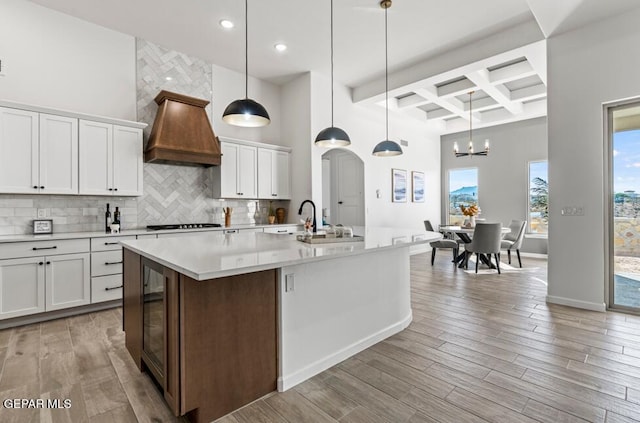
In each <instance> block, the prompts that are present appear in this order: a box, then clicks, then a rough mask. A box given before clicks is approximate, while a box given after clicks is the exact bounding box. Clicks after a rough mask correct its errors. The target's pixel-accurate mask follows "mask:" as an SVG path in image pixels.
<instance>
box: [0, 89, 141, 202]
mask: <svg viewBox="0 0 640 423" xmlns="http://www.w3.org/2000/svg"><path fill="white" fill-rule="evenodd" d="M87 118H88V119H87ZM145 126H146V124H140V123H137V122H128V121H123V120H120V119H110V118H104V117H98V116H90V115H85V114H82V113H75V112H67V111H58V110H54V109H49V108H45V107H39V106H27V105H21V104H18V103H11V102H7V101H0V194H5V193H7V194H8V193H11V194H82V195H121V196H127V195H142V171H143V168H142V166H143V161H142V128H144V127H145Z"/></svg>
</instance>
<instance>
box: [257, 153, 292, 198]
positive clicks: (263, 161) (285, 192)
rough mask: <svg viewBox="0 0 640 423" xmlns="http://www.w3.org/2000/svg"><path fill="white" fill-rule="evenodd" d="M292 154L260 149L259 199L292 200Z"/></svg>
mask: <svg viewBox="0 0 640 423" xmlns="http://www.w3.org/2000/svg"><path fill="white" fill-rule="evenodd" d="M290 167H291V165H290V153H288V152H286V151H279V150H272V149H267V148H258V198H261V199H262V198H263V199H273V200H277V199H283V200H288V199H290V198H291V170H290Z"/></svg>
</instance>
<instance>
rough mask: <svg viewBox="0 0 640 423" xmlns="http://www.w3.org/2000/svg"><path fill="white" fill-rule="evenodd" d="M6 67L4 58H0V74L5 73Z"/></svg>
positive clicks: (3, 74)
mask: <svg viewBox="0 0 640 423" xmlns="http://www.w3.org/2000/svg"><path fill="white" fill-rule="evenodd" d="M6 67H7V64H6V62H5V60H3V59H0V76H5V75H6Z"/></svg>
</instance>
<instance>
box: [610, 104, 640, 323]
mask: <svg viewBox="0 0 640 423" xmlns="http://www.w3.org/2000/svg"><path fill="white" fill-rule="evenodd" d="M607 122H608V133H609V136H608V138H609V140H608V141H609V143H608V144H609V148H608V156H609V172H608V173H609V197H610V198H609V207H610V210H609V238H610V239H609V247H610V248H609V251H610V260H609V273H610V274H609V307H610V308H616V309H623V310H628V311H633V312H640V101H638V100H636V102H634V103H626V104H621V105H617V106H615V107H610V108H608V119H607Z"/></svg>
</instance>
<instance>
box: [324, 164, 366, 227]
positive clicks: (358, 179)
mask: <svg viewBox="0 0 640 423" xmlns="http://www.w3.org/2000/svg"><path fill="white" fill-rule="evenodd" d="M335 162H336V163H335V167H334V169H335V171H334V172H333V175H335V177H332V184H333V188H334V189H333V190H332V191H333V192H335V193H336V194H335V201H336V204H335V206H334V207H333V208H334V209H335V211H336V218H335V219H333V218H332V219H331V221H332V222H334V223H336V224H338V223H341V224H343V225H345V226H364V165H363V163H362V161H361V160H360V159H359V158H358V157H357V156H355V155H354V154H350V153H343V154H338V155H336V157H335ZM332 211H333V210H332Z"/></svg>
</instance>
